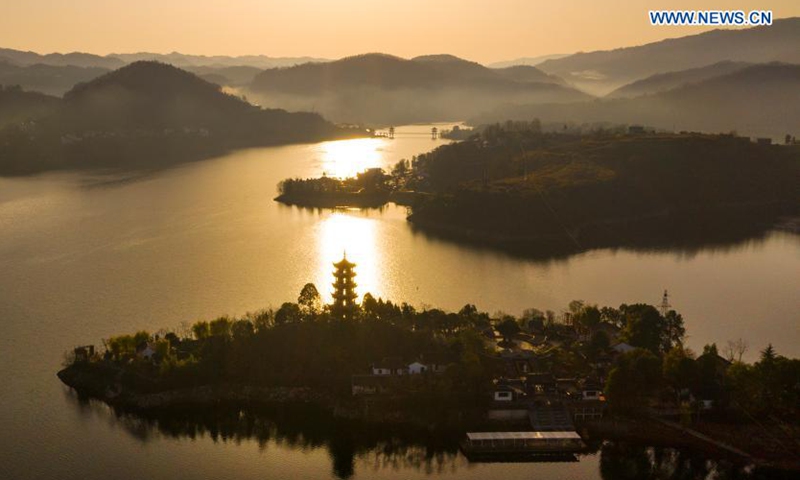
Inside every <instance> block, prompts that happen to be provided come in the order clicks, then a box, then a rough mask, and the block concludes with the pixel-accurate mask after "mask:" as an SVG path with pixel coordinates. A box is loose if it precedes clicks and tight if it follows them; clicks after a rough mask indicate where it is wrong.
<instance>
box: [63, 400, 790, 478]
mask: <svg viewBox="0 0 800 480" xmlns="http://www.w3.org/2000/svg"><path fill="white" fill-rule="evenodd" d="M68 397H69V398H70V400H71V402H72V403H73V404H74V405H75V406H76V407H77V410H78V412H79V414H80V416H81V418H82V419H85V420H87V421H88V420H89V419H90V418H91V417H96V418H98V419H100V420H107V421H108V423H109V425H110V426H111V427H112V428H119V427H121V428H123V429H124V430H125V431H126V432H128V433H129V434H130V435H132V436H133V437H135V438H137V439H139V440H140V441H142V442H149V441H151V440H154V439H158V438H175V439H185V438H190V439H196V438H204V437H209V438H211V439H212V440H214V441H215V442H220V441H221V442H233V443H236V444H238V443H240V442H242V441H255V442H257V443H258V445H259V447H260V448H261V449H262V450H266V449H268V448H269V447H270V445H271V444H272V445H276V446H278V447H282V448H287V449H291V450H312V449H318V448H326V449H327V450H328V453H329V455H330V458H331V463H332V469H333V473H334V474H335V475H336V476H337V477H339V478H349V477H351V476H353V474H354V472H355V467H356V464H358V466H359V469H363V470H365V471H367V472H377V471H381V470H390V471H395V472H402V471H404V470H415V471H417V472H422V473H425V474H426V475H437V474H444V473H453V472H456V471H457V470H458V469H459V468H468V465H469V464H468V462H467V460H466V459H465V458H464V457H463V456H460V455H459V454H458V445H457V440H458V437H457V436H454V435H451V434H450V435H448V434H431V433H428V432H420V431H419V430H415V429H408V428H399V427H387V426H381V427H379V428H378V427H375V426H371V425H368V424H364V423H361V422H354V421H348V420H341V419H337V418H334V417H333V416H332V415H330V414H329V413H327V412H325V411H323V410H320V409H315V408H311V407H308V406H294V407H292V406H280V407H274V408H257V409H248V410H244V409H241V408H238V407H234V406H216V407H214V408H202V409H201V408H196V409H175V410H174V411H170V412H165V413H161V414H158V415H142V414H132V413H125V412H120V411H114V410H113V409H111V408H109V407H108V406H106V405H105V404H103V403H101V402H98V401H87V400H80V399H78V398H77V397H76V396H75V395H74V393H68ZM599 463H600V465H599V470H600V472H599V474H600V477H601V478H602V479H603V480H634V479H636V480H638V479H643V480H662V479H663V480H666V479H671V480H672V479H674V480H696V479H715V480H728V479H730V480H736V479H748V480H756V479H762V478H776V477H775V475H774V474H773V473H770V474H767V473H765V472H763V471H759V470H756V469H752V468H746V467H742V466H740V465H736V464H733V463H731V462H729V461H726V460H710V459H709V458H708V457H707V456H705V455H703V454H702V453H699V452H692V451H688V450H676V449H672V448H662V447H645V446H639V445H631V444H627V443H622V442H605V443H603V444H602V446H601V447H600V462H599ZM531 472H532V473H535V472H536V470H535V469H531ZM367 476H368V474H367ZM777 478H781V477H780V476H778V477H777ZM783 478H791V477H790V476H786V477H783Z"/></svg>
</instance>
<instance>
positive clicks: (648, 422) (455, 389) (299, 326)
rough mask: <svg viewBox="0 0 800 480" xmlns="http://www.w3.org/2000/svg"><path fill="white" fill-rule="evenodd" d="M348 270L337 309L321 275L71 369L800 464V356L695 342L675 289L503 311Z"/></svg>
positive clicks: (136, 389)
mask: <svg viewBox="0 0 800 480" xmlns="http://www.w3.org/2000/svg"><path fill="white" fill-rule="evenodd" d="M334 267H335V268H334V279H335V282H334V292H333V299H334V300H333V303H331V304H327V305H325V304H323V303H322V301H321V299H320V295H319V292H318V291H317V289H316V288H315V286H314V285H313V284H307V285H306V286H305V287H303V289H302V291H301V292H300V294H299V297H298V299H297V301H296V302H286V303H283V304H282V305H281V306H280V307H279V308H278V309H276V310H273V309H266V310H261V311H258V312H254V313H248V314H245V315H244V316H241V317H238V318H232V317H220V318H217V319H214V320H211V321H200V322H197V323H195V324H193V325H192V326H191V328H190V329H189V330H187V331H161V332H159V333H156V334H151V333H149V332H144V331H142V332H137V333H134V334H124V335H120V336H116V337H111V338H108V339H105V340H103V346H102V347H100V348H95V347H94V346H93V345H87V346H81V347H77V348H75V349H74V351H72V352H70V355H69V356H68V357H69V358H68V359H67V361H66V365H65V368H64V369H63V370H61V371H60V372H59V373H58V376H59V378H60V379H61V380H62V381H63V382H64V383H65V384H67V385H69V386H70V387H72V388H74V389H76V390H77V391H78V392H79V393H80V394H81V395H85V396H89V397H93V398H97V399H100V400H102V401H104V402H106V403H108V404H110V405H113V406H115V407H117V408H121V409H123V410H127V411H131V412H142V413H146V412H162V413H164V412H167V414H168V412H170V411H171V410H172V409H175V408H179V407H180V408H183V407H188V406H202V407H213V406H214V405H222V404H225V405H230V404H234V405H240V406H241V407H242V408H247V406H253V405H270V404H286V403H292V404H296V403H305V404H313V405H315V406H320V407H322V408H324V409H328V410H329V411H331V412H332V413H333V414H334V415H336V416H340V417H345V418H349V419H358V420H360V421H366V422H370V423H376V424H395V425H398V424H399V425H409V426H414V427H415V428H421V429H428V430H430V431H432V432H454V431H455V432H461V433H462V434H463V432H466V431H472V432H498V431H499V432H518V431H531V432H529V433H527V434H525V435H528V436H531V435H535V433H532V432H547V431H553V430H557V431H562V432H570V431H571V432H579V434H580V439H582V440H584V441H586V442H588V443H589V444H597V441H599V440H602V439H605V438H611V439H633V440H636V441H638V442H640V443H643V444H651V445H664V446H680V447H689V448H695V449H700V450H702V451H705V452H707V453H709V454H711V453H713V454H715V455H716V454H723V455H726V456H733V457H735V458H738V460H739V461H742V462H747V463H753V462H755V463H757V464H759V465H767V466H771V467H775V468H781V469H795V470H797V469H800V462H798V458H800V457H799V456H798V453H800V452H798V450H797V445H798V443H797V440H798V438H800V425H798V424H797V418H798V413H800V412H799V411H798V405H800V390H798V385H800V382H798V380H800V360H797V359H788V358H784V357H782V356H780V355H779V354H778V353H777V352H775V350H774V349H773V347H772V346H771V345H768V346H766V348H764V349H763V350H762V351H761V353H760V356H759V359H758V361H757V362H755V363H753V364H748V363H746V362H744V361H743V356H744V354H745V353H746V352H747V350H748V348H749V346H748V344H747V341H746V340H744V339H739V340H733V341H730V342H728V343H727V344H726V346H725V347H723V348H721V349H720V348H718V347H717V345H716V344H711V345H706V346H705V347H704V348H703V351H702V352H701V353H695V352H692V351H691V350H689V349H688V348H686V347H685V346H684V343H683V342H684V338H685V327H684V321H683V318H682V316H681V315H680V314H679V313H677V312H676V311H675V310H673V309H671V307H670V305H669V301H668V294H667V293H666V292H665V293H664V301H663V302H662V305H660V306H658V307H655V306H651V305H647V304H630V305H628V304H623V305H620V306H619V307H618V308H613V307H598V306H596V305H592V304H589V303H585V302H582V301H573V302H571V303H570V304H569V305H568V306H567V308H565V309H564V310H563V311H562V312H559V313H556V312H552V311H540V310H537V309H535V308H531V309H528V310H526V311H525V312H524V313H523V314H522V315H521V316H519V317H515V316H511V315H506V314H502V315H500V316H497V315H495V316H492V315H489V314H487V313H485V312H481V311H479V310H478V309H477V308H476V307H475V306H474V305H470V304H468V305H465V306H464V307H463V308H462V309H460V310H459V311H458V312H446V311H443V310H440V309H436V308H424V309H416V308H414V307H413V306H411V305H408V304H406V303H401V304H397V303H393V302H391V301H388V300H383V299H380V298H378V299H376V298H374V297H373V296H372V295H370V294H369V293H366V294H364V296H363V298H362V299H361V301H360V302H358V301H357V294H356V291H355V288H356V283H355V281H354V279H355V276H356V265H355V264H353V263H351V262H349V261H348V260H347V259H343V260H342V261H341V262H338V263H337V264H335V266H334ZM309 352H313V353H311V354H309ZM755 419H759V420H755ZM493 435H494V434H493ZM498 435H500V434H498ZM504 435H505V434H504ZM508 435H511V434H508ZM520 435H522V434H520ZM564 435H566V434H564ZM569 435H572V436H573V437H574V439H578V438H579V437H578V433H572V434H569ZM517 437H519V435H517V436H516V437H515V436H514V435H511V436H510V437H509V438H512V439H513V438H517ZM484 438H489V439H491V438H500V437H492V436H487V434H479V433H475V434H471V436H470V437H469V439H470V441H472V442H473V443H472V445H471V447H469V449H467V450H465V451H467V452H468V453H469V452H470V451H475V450H476V449H477V451H481V449H484V451H485V449H486V445H488V444H486V445H483V446H482V444H481V443H480V442H482V441H484V440H483V439H484ZM520 438H522V437H520ZM525 438H527V437H525ZM530 438H531V439H535V438H539V437H535V436H531V437H530ZM543 438H549V437H547V436H544V437H543ZM571 441H572V440H571ZM476 442H477V443H476ZM492 445H494V444H492ZM504 445H506V446H509V445H516V444H513V443H506V444H504ZM490 453H491V452H490Z"/></svg>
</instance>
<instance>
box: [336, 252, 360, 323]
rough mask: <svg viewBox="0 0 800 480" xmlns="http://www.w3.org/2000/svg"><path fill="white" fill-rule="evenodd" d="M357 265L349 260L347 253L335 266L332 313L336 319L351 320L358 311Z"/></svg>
mask: <svg viewBox="0 0 800 480" xmlns="http://www.w3.org/2000/svg"><path fill="white" fill-rule="evenodd" d="M355 266H356V264H355V263H352V262H350V261H348V260H347V252H344V255H343V256H342V259H341V260H340V261H339V262H337V263H334V264H333V267H334V271H333V278H334V282H333V305H331V313H332V314H333V316H334V317H337V318H341V319H351V318H353V314H354V313H355V310H356V297H358V295H357V294H356V286H357V284H356V282H355V281H354V280H353V279H354V278H355V276H356V272H355Z"/></svg>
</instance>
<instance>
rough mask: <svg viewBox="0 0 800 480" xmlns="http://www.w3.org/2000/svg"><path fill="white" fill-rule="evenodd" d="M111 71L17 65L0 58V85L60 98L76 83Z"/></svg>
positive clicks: (41, 65)
mask: <svg viewBox="0 0 800 480" xmlns="http://www.w3.org/2000/svg"><path fill="white" fill-rule="evenodd" d="M110 71H111V70H109V69H107V68H103V67H76V66H74V65H45V64H42V63H36V64H32V65H19V64H15V63H12V62H11V61H9V60H8V59H2V58H0V85H19V86H21V87H23V88H24V89H25V90H33V91H37V92H42V93H46V94H48V95H56V96H61V95H63V94H64V92H66V91H67V90H70V89H71V88H72V87H74V86H75V84H77V83H81V82H88V81H89V80H92V79H94V78H97V77H99V76H100V75H103V74H105V73H108V72H110Z"/></svg>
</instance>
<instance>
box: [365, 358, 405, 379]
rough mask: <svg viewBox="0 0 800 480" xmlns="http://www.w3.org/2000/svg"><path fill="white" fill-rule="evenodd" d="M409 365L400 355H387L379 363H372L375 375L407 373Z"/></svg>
mask: <svg viewBox="0 0 800 480" xmlns="http://www.w3.org/2000/svg"><path fill="white" fill-rule="evenodd" d="M407 373H408V367H407V365H406V364H405V363H404V362H403V359H401V358H400V357H386V358H384V359H383V360H381V361H380V362H378V363H374V364H372V374H373V375H405V374H407Z"/></svg>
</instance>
